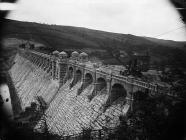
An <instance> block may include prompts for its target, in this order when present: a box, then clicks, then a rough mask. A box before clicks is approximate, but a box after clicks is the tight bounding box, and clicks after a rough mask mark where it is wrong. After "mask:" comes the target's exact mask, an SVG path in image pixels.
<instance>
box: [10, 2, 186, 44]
mask: <svg viewBox="0 0 186 140" xmlns="http://www.w3.org/2000/svg"><path fill="white" fill-rule="evenodd" d="M7 18H9V19H14V20H21V21H31V22H38V23H45V24H57V25H68V26H77V27H86V28H90V29H97V30H102V31H109V32H115V33H123V34H133V35H138V36H147V37H155V38H160V39H168V40H176V41H186V27H185V25H184V24H183V22H182V21H181V19H180V15H179V14H178V12H177V11H176V10H175V8H174V7H173V5H172V4H171V3H169V1H168V0H19V1H18V2H17V4H16V7H15V9H14V10H13V11H12V12H10V14H9V15H8V17H7Z"/></svg>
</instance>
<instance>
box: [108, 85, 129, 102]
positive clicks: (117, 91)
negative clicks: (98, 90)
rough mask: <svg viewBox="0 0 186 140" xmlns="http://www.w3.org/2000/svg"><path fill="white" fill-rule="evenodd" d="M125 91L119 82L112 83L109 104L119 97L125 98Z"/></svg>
mask: <svg viewBox="0 0 186 140" xmlns="http://www.w3.org/2000/svg"><path fill="white" fill-rule="evenodd" d="M126 96H127V91H126V90H125V88H124V87H123V85H121V84H118V83H116V84H114V85H113V86H112V89H111V95H110V99H109V101H110V104H111V103H113V102H114V101H116V100H117V99H119V98H120V97H123V98H126Z"/></svg>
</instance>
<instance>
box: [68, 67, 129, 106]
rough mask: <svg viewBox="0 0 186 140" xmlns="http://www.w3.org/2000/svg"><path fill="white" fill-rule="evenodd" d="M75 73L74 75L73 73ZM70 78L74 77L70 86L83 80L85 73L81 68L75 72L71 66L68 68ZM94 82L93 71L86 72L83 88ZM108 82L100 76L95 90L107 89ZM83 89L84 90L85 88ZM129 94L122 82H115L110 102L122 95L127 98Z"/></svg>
mask: <svg viewBox="0 0 186 140" xmlns="http://www.w3.org/2000/svg"><path fill="white" fill-rule="evenodd" d="M73 73H74V75H73ZM67 75H68V76H69V79H72V78H73V77H74V79H73V82H72V84H71V85H70V88H71V87H73V86H74V85H75V84H77V83H78V82H79V81H81V80H82V78H83V73H82V71H81V70H79V69H78V70H76V71H75V72H74V69H73V67H69V68H68V74H67ZM93 82H94V78H93V76H92V74H91V73H86V74H85V76H84V80H83V87H82V88H83V89H85V88H86V87H88V86H89V85H90V84H93ZM107 86H109V85H107V82H106V80H105V79H104V78H103V77H99V78H97V79H96V84H95V90H96V91H97V92H100V91H102V90H104V89H107ZM83 89H82V90H83ZM126 96H127V91H126V89H125V88H124V86H123V85H122V84H120V83H115V84H114V85H113V86H112V87H111V93H110V97H109V102H114V101H115V100H117V99H118V98H120V97H123V98H126Z"/></svg>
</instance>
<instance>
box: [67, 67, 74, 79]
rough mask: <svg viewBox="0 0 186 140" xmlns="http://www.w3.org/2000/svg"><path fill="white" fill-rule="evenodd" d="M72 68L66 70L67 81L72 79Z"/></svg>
mask: <svg viewBox="0 0 186 140" xmlns="http://www.w3.org/2000/svg"><path fill="white" fill-rule="evenodd" d="M73 71H74V70H73V68H72V67H69V69H68V79H72V77H73Z"/></svg>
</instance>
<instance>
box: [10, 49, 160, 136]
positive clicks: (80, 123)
mask: <svg viewBox="0 0 186 140" xmlns="http://www.w3.org/2000/svg"><path fill="white" fill-rule="evenodd" d="M14 61H15V63H14V65H13V66H12V68H11V69H10V71H9V73H10V76H11V78H12V81H13V83H14V85H15V88H16V90H17V95H18V97H19V100H20V102H21V108H22V110H24V109H25V108H26V107H27V106H30V104H31V102H37V101H36V97H38V96H39V97H42V98H43V100H44V102H46V104H47V109H46V111H45V112H44V113H45V118H46V120H45V121H46V124H47V126H48V130H49V132H51V133H53V134H58V135H66V136H68V135H75V134H78V133H80V132H81V131H82V130H83V129H84V128H91V129H93V130H100V129H102V128H105V127H106V128H114V127H116V126H118V125H119V123H120V122H119V116H121V115H126V114H127V112H129V111H130V110H132V104H133V93H134V92H137V91H142V92H144V91H146V90H148V92H149V93H152V94H156V93H157V92H158V89H157V85H155V84H153V83H146V82H144V81H140V80H137V79H136V78H134V77H131V76H123V75H121V74H120V73H119V70H116V69H112V68H111V67H108V66H104V65H97V64H95V63H92V62H90V61H89V59H88V55H87V54H86V53H81V54H79V53H78V52H72V54H71V57H70V58H67V54H66V53H65V52H60V53H59V52H57V51H54V52H53V53H52V54H50V55H49V54H44V53H41V52H37V51H34V50H29V49H20V50H19V51H18V53H17V55H16V57H15V60H14ZM42 124H43V119H41V120H40V121H38V122H37V125H36V126H35V128H34V130H36V131H41V127H42Z"/></svg>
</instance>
